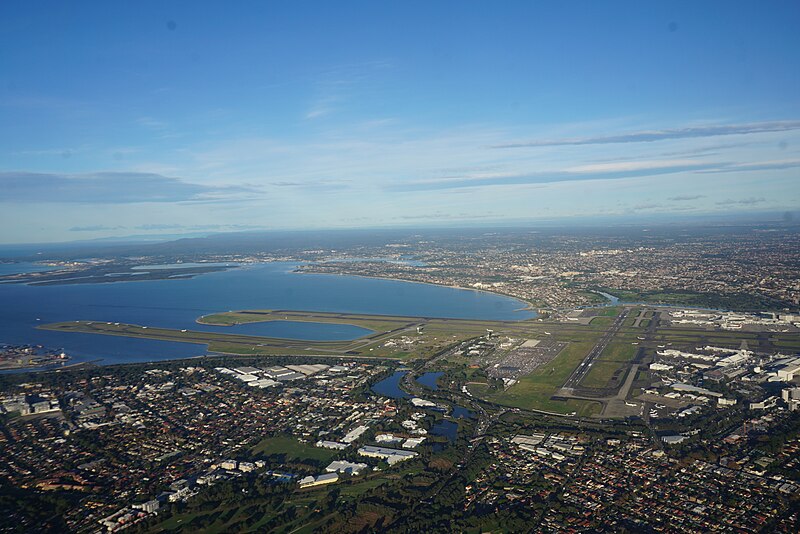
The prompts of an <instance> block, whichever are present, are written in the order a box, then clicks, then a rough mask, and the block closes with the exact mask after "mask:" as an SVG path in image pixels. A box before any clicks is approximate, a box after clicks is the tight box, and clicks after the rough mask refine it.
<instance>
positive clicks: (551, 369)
mask: <svg viewBox="0 0 800 534" xmlns="http://www.w3.org/2000/svg"><path fill="white" fill-rule="evenodd" d="M593 346H594V342H582V343H580V342H573V343H570V344H569V345H567V347H566V348H564V350H562V351H561V353H559V355H558V356H556V358H555V359H554V360H553V361H552V362H550V363H548V364H547V365H544V366H542V367H540V368H539V369H537V370H535V371H534V372H533V373H531V374H529V375H527V376H524V377H522V378H520V380H519V382H517V383H516V384H514V385H513V386H511V387H510V388H508V389H507V390H505V391H502V392H499V393H495V394H493V395H490V396H488V397H487V400H490V401H492V402H496V403H498V404H505V405H508V406H515V407H519V408H525V409H532V410H544V411H548V412H556V413H563V414H567V413H570V412H577V413H578V415H581V416H587V415H591V414H593V413H598V412H599V411H600V408H601V406H600V404H599V403H596V402H590V401H580V400H569V401H566V402H565V401H558V400H552V399H551V398H550V397H551V396H552V395H553V394H554V393H555V392H556V391H557V390H558V388H560V387H561V386H562V385H563V384H564V382H565V381H566V380H567V378H568V377H569V375H570V373H572V370H573V369H575V367H576V366H577V365H578V364H579V363H580V362H581V360H583V358H584V357H585V356H586V355H587V354H588V353H589V351H590V350H591V348H592V347H593Z"/></svg>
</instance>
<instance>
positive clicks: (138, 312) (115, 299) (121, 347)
mask: <svg viewBox="0 0 800 534" xmlns="http://www.w3.org/2000/svg"><path fill="white" fill-rule="evenodd" d="M297 265H298V264H297V263H289V262H275V263H266V264H255V265H247V266H243V267H240V268H236V269H231V270H227V271H220V272H214V273H207V274H203V275H200V276H196V277H194V278H190V279H173V280H143V281H134V282H114V283H106V284H65V285H48V286H31V285H22V284H0V343H9V344H41V345H43V346H45V347H47V348H53V349H64V350H65V352H67V354H69V355H70V356H71V357H72V358H73V359H72V362H82V361H89V360H97V359H100V360H102V361H101V363H104V364H111V363H126V362H143V361H156V360H163V359H172V358H186V357H191V356H197V355H202V354H205V352H206V351H205V346H204V345H193V344H187V343H172V342H164V341H155V340H147V339H132V338H123V337H115V336H102V335H94V334H78V333H65V332H51V331H45V330H37V329H36V328H35V327H36V326H37V325H40V324H46V323H53V322H60V321H73V320H90V321H107V322H120V323H131V324H138V325H147V326H159V327H164V328H176V329H192V330H205V331H214V332H230V333H233V332H237V333H243V334H250V335H264V336H272V337H282V338H293V339H306V340H344V339H354V338H357V337H360V336H362V335H365V334H366V333H368V331H367V330H365V329H363V328H359V327H355V326H351V325H333V324H319V323H300V322H297V323H292V322H282V321H277V322H268V323H258V324H249V325H237V326H233V327H221V326H220V327H214V326H206V325H200V324H197V323H196V319H197V318H198V317H200V316H202V315H206V314H210V313H215V312H220V311H228V310H242V309H286V310H311V311H329V312H346V313H367V314H371V313H374V314H389V315H411V316H432V317H452V318H468V319H489V320H492V319H494V320H522V319H526V318H529V317H533V316H535V313H533V312H531V311H527V310H520V308H522V307H524V305H523V303H522V302H520V301H518V300H515V299H512V298H509V297H504V296H500V295H494V294H490V293H485V292H479V291H471V290H462V289H454V288H449V287H440V286H434V285H430V284H418V283H413V282H402V281H396V280H383V279H374V278H364V277H355V276H338V275H327V274H301V273H294V272H292V271H293V270H294V269H295V267H296V266H297Z"/></svg>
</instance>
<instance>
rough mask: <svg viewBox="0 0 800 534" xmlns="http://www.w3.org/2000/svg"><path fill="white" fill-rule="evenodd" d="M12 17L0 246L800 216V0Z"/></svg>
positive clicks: (134, 8) (4, 66) (1, 66)
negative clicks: (247, 233) (254, 232)
mask: <svg viewBox="0 0 800 534" xmlns="http://www.w3.org/2000/svg"><path fill="white" fill-rule="evenodd" d="M564 4H565V3H556V2H552V3H529V2H505V3H503V4H502V5H500V6H498V5H489V4H485V3H478V2H437V3H424V2H403V3H396V4H387V3H369V2H347V3H330V2H327V3H326V2H292V3H285V4H277V3H269V4H267V3H256V2H252V3H250V2H241V3H236V4H234V5H230V4H222V3H213V2H192V3H188V2H186V3H174V4H166V5H165V4H163V3H156V2H137V3H135V4H109V3H104V2H82V3H79V4H64V3H58V2H40V3H27V2H4V3H2V4H0V50H2V53H0V72H1V73H2V83H0V214H1V215H0V222H2V226H0V228H1V229H0V243H6V244H7V243H27V242H58V241H71V240H80V239H94V238H105V237H110V236H117V235H131V234H142V235H153V236H157V235H160V234H176V233H183V232H187V233H188V232H202V231H226V230H248V229H264V230H267V229H313V228H350V227H371V226H380V227H387V226H388V227H390V226H405V225H418V226H424V225H428V224H432V225H442V224H448V225H464V224H473V225H474V224H478V223H481V222H486V224H498V223H500V224H503V223H509V222H513V221H535V220H539V219H542V220H545V219H546V220H564V221H569V220H572V219H574V218H577V217H587V216H588V217H620V218H624V217H645V216H652V217H663V218H670V217H673V218H676V219H679V218H681V217H686V216H698V215H711V216H716V215H720V214H724V213H738V212H741V213H743V214H747V213H754V212H789V213H790V212H793V211H796V210H798V209H800V187H799V186H798V184H800V179H799V178H800V97H798V95H800V69H798V65H800V32H798V31H797V28H798V27H800V4H798V3H796V2H770V3H767V4H764V3H756V2H731V1H727V2H702V3H693V2H677V3H669V4H667V3H664V4H654V3H642V2H615V3H597V2H571V3H569V4H568V5H564Z"/></svg>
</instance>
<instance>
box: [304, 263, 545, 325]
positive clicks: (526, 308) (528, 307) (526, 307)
mask: <svg viewBox="0 0 800 534" xmlns="http://www.w3.org/2000/svg"><path fill="white" fill-rule="evenodd" d="M291 272H292V273H293V274H316V275H328V276H353V277H357V278H372V279H376V280H393V281H396V282H409V283H412V284H426V285H429V286H434V287H449V288H450V289H461V290H464V291H475V292H477V293H487V294H489V295H494V296H498V297H505V298H509V299H514V300H516V301H518V302H520V303H522V304H524V307H522V308H517V309H515V310H514V311H515V312H516V311H530V312H533V313H535V314H537V315H538V312H537V310H536V308H534V307H533V304H532V303H530V302H528V301H526V300H522V299H521V298H519V297H516V296H514V295H510V294H508V293H503V292H501V291H491V290H488V289H478V288H476V287H464V286H458V285H452V284H437V283H434V282H423V281H421V280H411V279H409V278H392V277H390V276H375V275H368V274H350V273H317V272H313V271H300V270H297V269H296V268H295V269H294V270H292V271H291ZM520 320H524V319H520Z"/></svg>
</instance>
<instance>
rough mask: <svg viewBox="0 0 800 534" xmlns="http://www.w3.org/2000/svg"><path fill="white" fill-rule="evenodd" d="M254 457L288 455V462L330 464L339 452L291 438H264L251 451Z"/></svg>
mask: <svg viewBox="0 0 800 534" xmlns="http://www.w3.org/2000/svg"><path fill="white" fill-rule="evenodd" d="M250 453H251V454H252V455H253V456H271V455H273V454H277V455H286V460H287V461H291V460H316V461H318V462H329V461H330V459H331V458H333V457H334V456H336V453H337V451H334V450H331V449H323V448H321V447H314V446H313V445H311V444H309V443H300V442H299V441H297V440H296V439H295V438H293V437H290V436H275V437H271V438H264V439H263V440H261V441H260V442H259V443H258V444H257V445H255V446H254V447H253V448H251V449H250Z"/></svg>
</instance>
